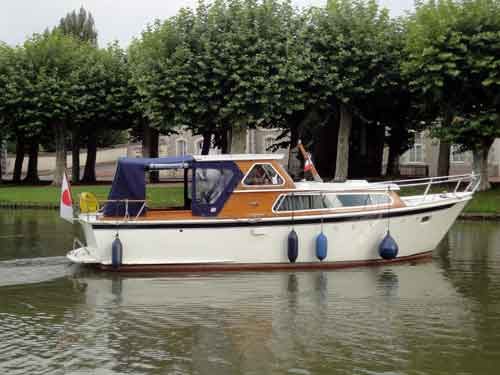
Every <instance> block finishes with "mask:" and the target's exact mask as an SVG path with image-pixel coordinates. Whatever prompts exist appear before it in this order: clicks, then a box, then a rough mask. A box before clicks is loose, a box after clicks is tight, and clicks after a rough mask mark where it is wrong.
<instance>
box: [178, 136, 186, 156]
mask: <svg viewBox="0 0 500 375" xmlns="http://www.w3.org/2000/svg"><path fill="white" fill-rule="evenodd" d="M176 153H177V156H184V155H186V154H187V142H186V141H185V140H184V139H178V140H177V141H176Z"/></svg>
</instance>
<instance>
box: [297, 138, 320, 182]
mask: <svg viewBox="0 0 500 375" xmlns="http://www.w3.org/2000/svg"><path fill="white" fill-rule="evenodd" d="M297 146H298V147H299V150H300V152H301V153H302V157H303V158H304V160H309V163H311V172H312V175H313V178H314V181H316V182H323V179H322V178H321V176H320V175H319V173H318V171H317V170H316V167H315V166H314V163H313V162H312V160H311V156H310V155H309V154H308V153H307V152H306V149H305V148H304V146H303V145H302V141H301V140H300V139H299V141H298V143H297Z"/></svg>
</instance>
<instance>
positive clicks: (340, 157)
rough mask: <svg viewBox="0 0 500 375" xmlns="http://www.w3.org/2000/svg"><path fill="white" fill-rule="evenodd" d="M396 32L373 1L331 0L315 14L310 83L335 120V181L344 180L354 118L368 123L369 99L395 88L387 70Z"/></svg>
mask: <svg viewBox="0 0 500 375" xmlns="http://www.w3.org/2000/svg"><path fill="white" fill-rule="evenodd" d="M394 28H395V24H394V22H392V21H391V19H390V18H389V14H388V11H387V10H386V9H381V8H379V7H378V5H377V3H376V2H375V1H374V0H367V1H364V0H356V1H350V0H330V1H328V2H327V5H326V7H325V9H314V10H313V14H312V17H311V26H310V27H309V29H310V31H309V33H310V37H309V39H310V44H311V51H312V59H313V67H314V73H313V76H314V78H313V79H314V81H315V83H316V85H317V86H318V87H319V90H320V92H322V98H321V101H323V102H324V103H325V105H324V107H325V108H327V109H328V110H329V111H330V112H336V113H337V114H338V116H337V118H338V119H339V129H338V137H337V150H336V153H337V157H336V168H335V179H336V180H345V179H346V178H347V176H348V171H349V168H348V165H349V142H350V141H351V137H350V134H351V129H352V123H353V118H358V119H361V120H362V121H364V122H371V121H370V119H368V118H367V116H366V112H367V110H369V108H370V105H371V102H370V98H373V94H374V93H375V92H380V91H382V90H384V89H387V87H389V86H391V85H393V84H394V83H393V82H392V81H391V79H392V77H391V69H388V68H387V67H388V66H389V67H393V66H394V60H393V53H392V51H393V46H392V42H393V33H394V31H393V30H394ZM332 118H335V117H332Z"/></svg>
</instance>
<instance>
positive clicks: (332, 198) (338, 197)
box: [326, 194, 391, 208]
mask: <svg viewBox="0 0 500 375" xmlns="http://www.w3.org/2000/svg"><path fill="white" fill-rule="evenodd" d="M326 201H327V205H328V207H329V208H341V207H363V206H373V205H383V204H389V203H391V198H390V197H389V196H388V195H387V194H328V195H327V196H326Z"/></svg>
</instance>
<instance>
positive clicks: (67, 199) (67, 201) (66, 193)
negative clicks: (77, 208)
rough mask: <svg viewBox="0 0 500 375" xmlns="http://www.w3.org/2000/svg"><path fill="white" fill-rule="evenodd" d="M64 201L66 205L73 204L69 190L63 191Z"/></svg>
mask: <svg viewBox="0 0 500 375" xmlns="http://www.w3.org/2000/svg"><path fill="white" fill-rule="evenodd" d="M62 202H63V204H64V205H65V206H71V195H70V194H69V191H68V190H64V191H63V195H62Z"/></svg>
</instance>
